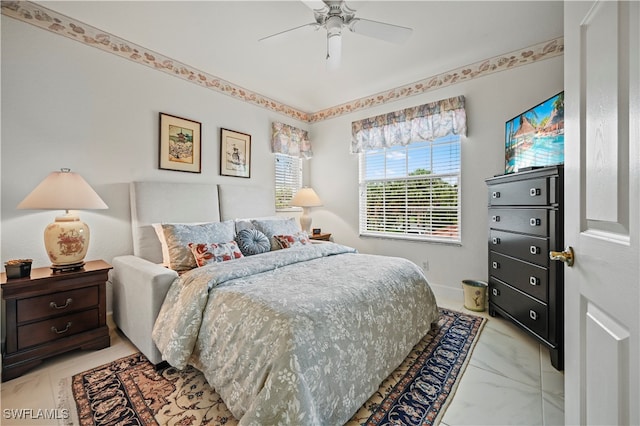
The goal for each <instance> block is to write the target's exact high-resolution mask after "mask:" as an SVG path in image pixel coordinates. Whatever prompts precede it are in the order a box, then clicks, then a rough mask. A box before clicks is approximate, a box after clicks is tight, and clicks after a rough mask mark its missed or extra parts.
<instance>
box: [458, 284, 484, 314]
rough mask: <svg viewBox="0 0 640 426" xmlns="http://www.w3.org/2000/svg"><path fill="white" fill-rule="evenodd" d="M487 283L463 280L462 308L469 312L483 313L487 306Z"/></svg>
mask: <svg viewBox="0 0 640 426" xmlns="http://www.w3.org/2000/svg"><path fill="white" fill-rule="evenodd" d="M487 287H488V285H487V283H486V282H484V281H478V280H463V281H462V290H463V291H464V307H465V308H467V309H469V310H470V311H476V312H483V311H484V310H485V306H486V304H487Z"/></svg>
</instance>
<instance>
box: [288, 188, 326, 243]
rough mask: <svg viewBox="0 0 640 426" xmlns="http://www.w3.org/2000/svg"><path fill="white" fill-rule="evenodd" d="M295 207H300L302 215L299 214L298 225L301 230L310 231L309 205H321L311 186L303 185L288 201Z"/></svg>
mask: <svg viewBox="0 0 640 426" xmlns="http://www.w3.org/2000/svg"><path fill="white" fill-rule="evenodd" d="M290 204H291V205H292V206H295V207H302V216H300V226H301V227H302V230H303V231H306V232H307V233H310V232H311V216H309V207H319V206H321V205H322V201H320V197H318V194H316V191H314V190H313V188H309V187H304V188H300V190H299V191H298V192H297V193H296V195H295V196H294V197H293V199H292V200H291V203H290Z"/></svg>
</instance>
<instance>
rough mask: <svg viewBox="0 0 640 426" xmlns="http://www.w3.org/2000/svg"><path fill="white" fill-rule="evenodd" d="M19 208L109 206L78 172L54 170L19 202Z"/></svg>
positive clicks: (62, 208)
mask: <svg viewBox="0 0 640 426" xmlns="http://www.w3.org/2000/svg"><path fill="white" fill-rule="evenodd" d="M18 208H19V209H34V210H83V209H106V208H108V207H107V205H106V204H105V202H104V201H102V198H100V196H99V195H98V194H96V192H95V191H94V190H93V188H91V186H89V184H88V183H87V182H86V181H85V180H84V179H83V178H82V176H80V175H79V174H77V173H73V172H71V171H69V169H62V170H61V171H59V172H52V173H50V174H49V176H47V177H46V178H45V179H44V180H43V181H42V182H40V184H39V185H38V186H36V187H35V189H34V190H33V191H31V193H30V194H29V195H27V196H26V197H25V199H24V200H22V201H21V202H20V204H18Z"/></svg>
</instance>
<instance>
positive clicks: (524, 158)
mask: <svg viewBox="0 0 640 426" xmlns="http://www.w3.org/2000/svg"><path fill="white" fill-rule="evenodd" d="M505 139H506V140H505V173H515V172H517V171H522V170H523V169H533V168H539V167H546V166H553V165H556V164H564V92H560V93H558V94H557V95H555V96H552V97H551V98H549V99H547V100H546V101H544V102H542V103H540V104H538V105H536V106H534V107H533V108H531V109H529V110H527V111H525V112H523V113H522V114H520V115H518V116H516V117H514V118H513V119H511V120H509V121H507V123H506V129H505Z"/></svg>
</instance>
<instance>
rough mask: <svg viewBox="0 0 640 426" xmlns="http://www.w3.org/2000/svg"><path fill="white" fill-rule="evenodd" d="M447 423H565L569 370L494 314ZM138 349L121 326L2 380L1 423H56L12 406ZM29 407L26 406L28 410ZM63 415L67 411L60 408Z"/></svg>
mask: <svg viewBox="0 0 640 426" xmlns="http://www.w3.org/2000/svg"><path fill="white" fill-rule="evenodd" d="M438 304H439V305H440V306H442V307H444V308H450V309H454V310H458V311H464V307H463V303H462V302H457V301H454V300H446V299H444V298H438ZM484 315H485V316H486V317H487V318H489V321H488V322H487V324H486V325H485V328H484V331H483V332H482V334H481V335H480V339H479V341H478V343H477V345H476V348H475V350H474V352H473V355H472V357H471V361H470V363H469V365H468V366H467V369H466V372H465V373H464V376H463V378H462V380H461V382H460V385H459V387H458V390H457V392H456V394H455V396H454V398H453V400H452V402H451V405H450V406H449V408H448V409H447V411H446V413H445V416H444V418H443V420H442V423H441V425H443V426H453V425H561V424H563V423H564V375H563V374H562V373H559V372H558V371H556V370H555V369H554V368H553V367H552V366H551V364H550V362H549V353H548V351H546V350H545V349H543V348H541V347H540V345H539V344H537V343H536V342H535V341H533V340H532V339H531V338H529V337H527V336H525V335H524V334H523V333H522V332H521V331H519V330H518V329H517V328H516V327H514V326H513V325H511V324H510V323H508V322H506V321H504V320H502V319H501V318H499V317H497V318H490V317H489V316H488V315H486V313H485V314H484ZM134 352H136V348H135V347H134V346H133V345H132V344H131V343H130V342H129V341H128V340H127V339H126V338H125V337H123V336H122V335H121V334H120V333H119V332H118V331H116V330H112V332H111V346H110V347H109V348H106V349H103V350H100V351H87V352H83V351H75V352H71V353H68V354H64V355H60V356H57V357H55V358H50V359H49V360H47V361H45V362H44V363H43V364H42V365H41V366H39V367H37V368H35V369H33V370H31V371H30V372H28V373H27V374H25V375H23V376H22V377H19V378H17V379H14V380H10V381H8V382H5V383H2V392H1V398H0V402H1V408H2V410H1V413H0V424H2V425H26V424H38V425H51V424H55V423H56V422H55V421H52V420H44V419H34V418H31V419H28V418H27V419H22V420H20V421H19V420H16V419H15V418H11V417H12V412H13V411H11V410H12V409H19V408H25V409H33V416H32V417H35V415H36V414H37V412H36V410H37V409H38V408H41V409H50V410H51V409H55V408H56V401H57V392H58V383H59V382H60V380H61V379H62V378H65V377H70V376H71V375H73V374H76V373H78V372H80V371H84V370H87V369H89V368H92V367H96V366H98V365H101V364H105V363H107V362H109V361H112V360H114V359H117V358H120V357H123V356H127V355H129V354H131V353H134ZM23 413H24V411H23ZM57 414H58V415H59V416H60V417H61V416H62V413H57Z"/></svg>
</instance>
